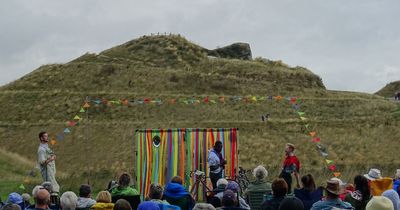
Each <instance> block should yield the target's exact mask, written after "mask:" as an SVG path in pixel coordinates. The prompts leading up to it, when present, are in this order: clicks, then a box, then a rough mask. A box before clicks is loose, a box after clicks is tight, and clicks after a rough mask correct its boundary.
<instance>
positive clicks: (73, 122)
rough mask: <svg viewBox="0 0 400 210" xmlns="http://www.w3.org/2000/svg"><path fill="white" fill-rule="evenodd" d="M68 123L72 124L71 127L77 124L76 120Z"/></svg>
mask: <svg viewBox="0 0 400 210" xmlns="http://www.w3.org/2000/svg"><path fill="white" fill-rule="evenodd" d="M68 125H69V126H71V127H72V126H75V125H76V122H75V121H69V122H68Z"/></svg>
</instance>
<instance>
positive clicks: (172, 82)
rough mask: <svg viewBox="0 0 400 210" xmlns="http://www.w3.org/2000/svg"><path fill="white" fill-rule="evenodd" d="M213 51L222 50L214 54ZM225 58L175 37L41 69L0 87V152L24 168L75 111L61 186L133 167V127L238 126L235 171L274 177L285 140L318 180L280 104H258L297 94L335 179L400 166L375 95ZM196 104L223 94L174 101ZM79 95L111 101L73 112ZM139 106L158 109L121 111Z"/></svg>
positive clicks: (271, 65)
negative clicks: (254, 170) (255, 170)
mask: <svg viewBox="0 0 400 210" xmlns="http://www.w3.org/2000/svg"><path fill="white" fill-rule="evenodd" d="M224 49H229V50H228V51H229V52H226V53H221V50H224ZM230 50H231V48H229V47H228V48H219V50H218V52H219V54H218V55H219V56H220V57H219V58H218V57H216V55H215V54H214V55H212V53H211V52H212V51H213V50H208V49H205V48H202V47H200V46H198V45H196V44H193V43H191V42H189V41H187V40H186V39H184V38H182V37H180V36H177V35H170V36H143V37H141V38H139V39H135V40H132V41H129V42H127V43H125V44H122V45H119V46H116V47H114V48H111V49H108V50H105V51H103V52H101V53H99V54H85V55H83V56H81V57H79V58H77V59H74V60H72V61H71V62H68V63H66V64H52V65H45V66H42V67H40V68H39V69H37V70H35V71H33V72H32V73H30V74H28V75H26V76H24V77H22V78H21V79H19V80H17V81H14V82H12V83H10V84H8V85H6V86H3V87H1V88H0V103H1V104H2V106H0V116H1V118H0V140H1V148H3V149H5V150H7V151H12V152H16V153H18V154H21V155H24V156H26V157H27V158H30V159H32V160H35V158H36V156H35V155H36V154H35V151H36V148H37V144H38V139H37V133H38V132H39V131H41V130H47V131H48V132H49V134H50V136H51V137H53V138H55V136H56V135H57V134H58V133H60V132H62V131H63V129H65V127H66V125H65V123H66V121H68V120H72V119H73V117H74V116H75V115H80V116H81V117H82V118H84V120H83V121H82V123H81V124H80V125H79V126H76V127H74V128H73V130H72V132H71V133H70V134H68V135H66V138H65V139H64V140H63V141H59V142H57V144H56V145H54V150H55V152H56V153H57V157H58V159H57V167H58V168H59V169H61V170H62V171H64V172H65V173H67V174H68V175H69V176H68V177H67V178H64V179H63V180H61V181H60V182H61V184H63V185H67V183H68V186H76V185H79V184H80V183H79V182H80V181H82V182H83V181H84V180H86V179H89V178H90V180H91V182H93V181H94V183H93V184H94V185H95V186H96V187H98V188H101V187H102V186H104V185H105V184H106V182H105V180H107V179H111V178H112V177H115V176H117V174H118V173H119V172H121V171H124V170H128V171H130V172H132V171H134V170H135V167H134V164H133V163H134V161H133V160H135V150H136V149H135V144H134V140H133V130H134V129H137V128H158V127H163V128H167V127H199V128H206V127H238V128H240V132H239V136H240V164H241V165H242V166H244V167H246V168H250V167H254V166H256V165H258V164H264V165H266V166H267V168H268V170H269V172H270V174H271V177H273V176H275V175H276V174H277V173H278V172H279V168H280V165H281V159H282V155H283V154H282V152H283V151H282V148H283V147H284V144H285V143H286V142H292V143H294V144H296V145H298V151H297V155H298V156H299V158H300V159H301V160H303V161H302V162H303V165H304V170H303V172H304V173H306V172H312V173H314V174H315V175H316V176H317V177H319V181H323V180H325V179H326V178H327V176H329V171H328V170H327V169H326V166H325V162H324V160H323V159H322V158H321V156H320V155H319V154H318V153H317V151H316V149H315V144H314V143H313V142H311V141H310V137H309V135H307V134H306V133H304V129H303V128H304V123H303V122H302V121H301V120H300V119H299V117H298V116H297V113H296V111H295V110H294V109H293V108H292V107H291V105H289V104H288V103H287V101H286V98H284V100H280V101H277V100H266V98H267V97H268V96H278V95H282V96H286V97H292V96H294V97H299V98H300V102H299V106H301V110H302V111H303V112H305V113H307V118H308V120H309V122H308V123H309V124H310V126H311V128H310V129H313V130H318V135H319V136H320V137H321V138H322V142H323V143H324V144H325V145H327V147H328V150H329V151H330V155H331V156H330V158H332V159H333V160H335V161H336V163H337V167H338V168H339V169H340V170H341V171H342V172H343V178H345V179H350V178H351V177H352V176H353V175H354V174H355V173H363V171H365V170H367V169H368V167H371V166H376V167H380V168H382V170H383V171H384V175H388V174H387V173H389V172H391V171H393V170H394V168H395V166H396V164H397V165H398V164H400V162H399V160H398V159H396V158H395V157H390V156H387V154H394V153H395V152H396V151H397V150H396V148H395V147H392V146H391V145H392V144H393V142H395V141H397V140H398V139H399V138H400V136H399V135H400V134H399V132H397V130H398V126H399V121H398V119H399V118H398V117H397V116H396V115H395V114H394V113H395V112H396V110H398V106H397V105H396V104H394V103H391V102H390V101H387V100H385V99H383V98H382V97H380V96H375V95H370V94H362V93H353V92H339V91H329V90H326V89H325V87H324V85H323V83H322V80H321V78H320V77H319V76H317V75H315V74H313V73H312V72H311V71H310V70H307V69H305V68H303V67H290V66H288V65H286V64H284V63H283V62H281V61H270V60H268V59H263V58H256V59H254V60H243V59H228V58H221V57H224V56H225V57H230V56H232V55H234V54H235V53H233V54H232V52H231V51H230ZM214 52H215V51H214ZM210 55H212V56H210ZM228 55H229V56H228ZM207 96H208V97H209V98H210V99H213V100H215V101H218V100H219V99H220V97H221V96H224V97H225V98H226V103H215V104H213V103H209V104H205V103H183V102H181V101H180V100H184V101H186V100H199V101H202V100H204V98H206V97H207ZM235 96H236V97H237V96H241V97H248V98H252V97H253V96H257V98H258V101H257V102H255V103H253V102H248V103H247V102H246V101H245V100H241V101H240V102H237V101H236V102H235V101H231V100H229V99H231V98H234V97H235ZM263 97H264V100H261V98H263ZM86 98H90V99H98V100H101V101H104V99H107V100H108V101H114V102H118V103H100V104H98V105H96V106H92V107H91V108H90V110H89V112H86V113H79V110H80V108H81V107H82V105H83V101H84V100H85V99H86ZM145 99H148V100H150V99H152V100H156V101H162V102H164V103H162V104H157V103H152V104H137V103H128V104H125V105H123V104H121V102H122V101H125V100H128V102H129V101H140V100H145ZM171 100H175V101H178V103H169V102H168V101H171ZM264 114H270V120H269V121H268V122H267V123H266V122H262V121H261V115H264ZM376 148H379V151H376ZM383 160H384V161H383ZM360 171H362V172H360ZM385 173H386V174H385ZM71 180H72V181H73V182H74V183H72V184H71V182H72V181H71ZM86 181H87V180H86Z"/></svg>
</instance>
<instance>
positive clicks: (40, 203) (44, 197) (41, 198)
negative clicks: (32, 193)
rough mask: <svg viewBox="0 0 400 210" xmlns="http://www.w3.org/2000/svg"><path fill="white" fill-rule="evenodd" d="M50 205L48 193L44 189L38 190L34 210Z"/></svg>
mask: <svg viewBox="0 0 400 210" xmlns="http://www.w3.org/2000/svg"><path fill="white" fill-rule="evenodd" d="M49 204H50V193H49V191H47V190H46V189H44V188H43V189H39V190H38V191H37V193H36V200H35V206H36V208H41V209H45V208H47V207H48V205H49Z"/></svg>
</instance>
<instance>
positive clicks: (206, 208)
mask: <svg viewBox="0 0 400 210" xmlns="http://www.w3.org/2000/svg"><path fill="white" fill-rule="evenodd" d="M193 210H215V207H214V206H213V205H211V204H209V203H197V204H196V205H195V206H194V207H193Z"/></svg>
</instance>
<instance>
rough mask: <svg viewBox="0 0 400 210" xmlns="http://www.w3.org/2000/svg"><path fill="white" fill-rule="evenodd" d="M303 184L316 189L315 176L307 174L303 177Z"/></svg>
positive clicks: (311, 189)
mask: <svg viewBox="0 0 400 210" xmlns="http://www.w3.org/2000/svg"><path fill="white" fill-rule="evenodd" d="M301 184H302V185H303V188H304V189H306V190H308V191H310V192H312V191H314V190H315V181H314V177H313V176H312V175H311V174H307V175H304V176H302V177H301Z"/></svg>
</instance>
